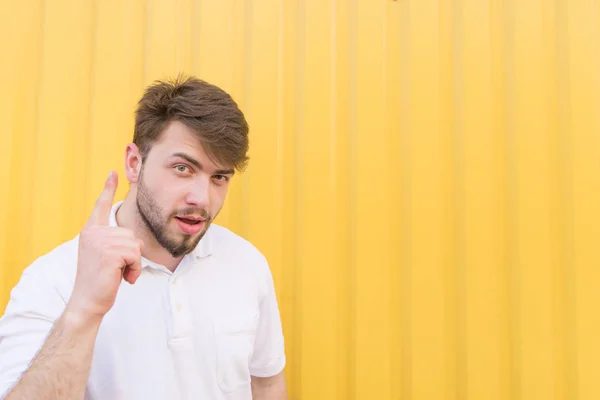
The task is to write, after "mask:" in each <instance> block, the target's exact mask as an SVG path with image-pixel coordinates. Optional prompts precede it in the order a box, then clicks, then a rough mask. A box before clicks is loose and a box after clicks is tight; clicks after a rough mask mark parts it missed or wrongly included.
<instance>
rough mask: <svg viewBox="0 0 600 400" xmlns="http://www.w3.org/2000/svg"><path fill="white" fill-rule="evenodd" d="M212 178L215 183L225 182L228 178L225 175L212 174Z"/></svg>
mask: <svg viewBox="0 0 600 400" xmlns="http://www.w3.org/2000/svg"><path fill="white" fill-rule="evenodd" d="M213 179H214V180H215V181H217V183H225V182H227V181H228V180H229V177H228V176H227V175H219V174H217V175H213Z"/></svg>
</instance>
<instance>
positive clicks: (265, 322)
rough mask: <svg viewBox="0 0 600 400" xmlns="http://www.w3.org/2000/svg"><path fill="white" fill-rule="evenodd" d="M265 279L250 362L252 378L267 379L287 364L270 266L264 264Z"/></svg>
mask: <svg viewBox="0 0 600 400" xmlns="http://www.w3.org/2000/svg"><path fill="white" fill-rule="evenodd" d="M263 279H264V284H265V289H266V290H265V295H264V296H263V298H262V299H261V301H260V311H259V322H258V330H257V336H256V342H255V348H254V353H253V355H252V359H251V361H250V374H251V375H252V376H256V377H260V378H267V377H270V376H274V375H277V374H278V373H279V372H281V371H282V370H283V368H284V366H285V363H286V357H285V349H284V338H283V330H282V325H281V318H280V313H279V306H278V303H277V296H276V293H275V287H274V284H273V277H272V275H271V271H270V270H269V267H268V265H267V264H266V261H265V264H264V269H263Z"/></svg>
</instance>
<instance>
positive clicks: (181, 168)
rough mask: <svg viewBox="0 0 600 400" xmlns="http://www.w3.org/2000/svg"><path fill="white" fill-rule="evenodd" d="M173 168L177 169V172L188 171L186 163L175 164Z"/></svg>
mask: <svg viewBox="0 0 600 400" xmlns="http://www.w3.org/2000/svg"><path fill="white" fill-rule="evenodd" d="M175 169H176V170H177V172H182V173H184V172H188V171H189V168H188V167H187V166H186V165H183V164H177V165H176V166H175Z"/></svg>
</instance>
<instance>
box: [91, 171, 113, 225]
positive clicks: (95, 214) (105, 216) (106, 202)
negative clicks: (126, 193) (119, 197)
mask: <svg viewBox="0 0 600 400" xmlns="http://www.w3.org/2000/svg"><path fill="white" fill-rule="evenodd" d="M118 185H119V179H118V176H117V173H116V172H115V171H111V172H110V174H108V178H107V179H106V183H105V184H104V190H102V193H100V196H99V197H98V200H96V205H95V206H94V209H93V210H92V215H91V216H90V219H89V221H88V224H91V225H104V226H108V223H109V220H110V212H111V209H112V205H113V202H114V200H115V193H116V192H117V186H118Z"/></svg>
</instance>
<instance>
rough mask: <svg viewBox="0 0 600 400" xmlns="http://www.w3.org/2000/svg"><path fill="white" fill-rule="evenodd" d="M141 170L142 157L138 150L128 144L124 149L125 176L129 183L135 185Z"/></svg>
mask: <svg viewBox="0 0 600 400" xmlns="http://www.w3.org/2000/svg"><path fill="white" fill-rule="evenodd" d="M141 170H142V155H141V154H140V149H139V148H138V147H137V146H136V145H135V144H133V143H129V144H128V145H127V148H126V149H125V176H126V177H127V180H128V181H129V183H137V181H138V179H139V176H140V171H141Z"/></svg>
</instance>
